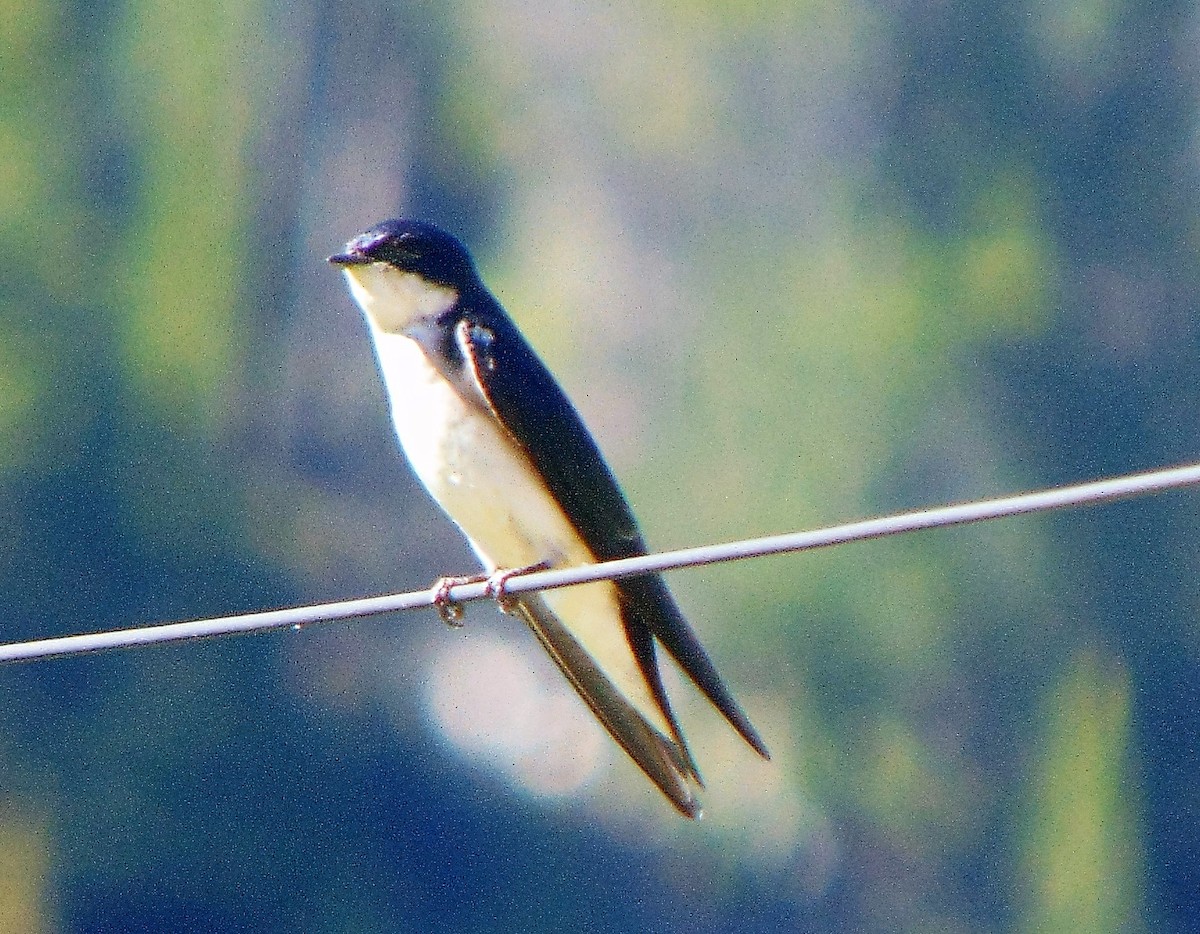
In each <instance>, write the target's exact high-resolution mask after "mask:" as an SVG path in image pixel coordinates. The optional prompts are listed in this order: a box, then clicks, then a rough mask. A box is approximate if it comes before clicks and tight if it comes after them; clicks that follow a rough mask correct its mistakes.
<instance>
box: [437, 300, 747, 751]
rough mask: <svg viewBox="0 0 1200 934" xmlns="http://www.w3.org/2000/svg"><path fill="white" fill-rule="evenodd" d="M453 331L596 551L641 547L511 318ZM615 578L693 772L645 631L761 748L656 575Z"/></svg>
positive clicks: (567, 406) (493, 404)
mask: <svg viewBox="0 0 1200 934" xmlns="http://www.w3.org/2000/svg"><path fill="white" fill-rule="evenodd" d="M455 339H456V342H457V343H458V345H459V348H460V350H461V351H462V354H463V356H464V358H465V360H466V362H467V369H468V370H469V371H470V373H471V375H472V376H473V377H474V380H475V384H476V385H475V388H476V389H477V390H478V393H479V395H480V397H481V398H482V400H483V401H484V403H485V404H486V406H487V408H488V409H489V410H490V412H491V414H492V416H493V417H494V418H495V419H496V420H497V422H499V423H500V424H501V425H502V426H503V427H504V429H505V431H506V432H507V433H508V434H509V436H510V437H511V438H512V439H513V441H514V442H515V443H516V444H517V445H518V446H519V447H520V449H521V450H522V451H524V452H525V454H526V456H527V457H528V458H529V460H530V462H531V463H532V464H533V466H534V467H535V469H536V470H537V471H538V473H539V474H540V475H541V477H542V480H543V481H544V482H545V484H546V487H547V489H549V490H550V493H551V495H552V496H553V497H554V498H555V500H557V502H558V503H559V504H560V505H561V506H562V509H563V511H564V512H565V513H566V515H567V518H568V519H569V520H570V522H571V524H572V525H573V526H574V527H575V528H576V529H577V530H578V531H579V533H580V536H581V537H582V538H583V541H584V543H585V544H586V545H587V546H588V548H589V549H590V550H591V552H592V554H593V555H595V557H596V559H597V560H598V561H608V560H614V559H617V558H628V557H632V556H635V555H640V554H644V553H645V550H646V546H645V543H644V542H643V540H642V536H641V533H640V532H639V531H638V527H637V521H636V520H635V519H634V517H633V513H632V511H631V510H630V508H629V504H628V503H627V502H626V501H625V497H624V496H623V495H622V494H621V490H620V487H619V486H618V485H617V481H616V479H615V478H614V477H613V475H612V473H611V472H610V471H609V469H608V466H607V464H606V463H605V462H604V458H603V456H602V455H601V454H600V450H599V448H597V447H596V442H595V441H594V440H593V439H592V436H591V434H590V433H589V432H588V430H587V428H586V427H584V424H583V420H582V419H581V418H580V417H579V414H578V413H577V412H576V411H575V408H574V406H572V405H571V402H570V400H568V399H567V397H566V395H565V394H564V393H563V391H562V389H561V388H560V387H559V385H558V383H557V382H556V381H555V379H554V377H553V376H552V375H551V374H550V371H549V370H547V369H546V367H545V365H544V364H543V363H542V361H541V360H540V359H539V358H538V356H537V354H535V353H534V352H533V350H532V349H531V348H530V347H529V345H528V344H527V343H526V341H525V339H524V338H523V337H522V336H521V334H520V332H519V331H517V328H516V325H514V324H512V322H511V321H509V320H508V318H507V316H505V315H503V314H502V313H499V312H498V313H496V314H495V315H487V316H486V317H485V318H481V319H480V320H470V319H466V320H463V321H461V322H459V324H458V325H457V327H456V330H455ZM546 439H553V443H547V442H546ZM614 583H615V584H616V586H617V589H618V594H619V598H620V603H621V608H622V616H623V621H624V624H625V631H626V636H627V638H628V639H629V643H630V646H631V648H632V649H633V651H634V655H635V656H636V658H637V660H638V665H639V667H640V668H641V670H642V674H643V676H644V677H645V678H646V681H647V683H648V684H649V685H650V688H651V690H652V692H653V694H654V697H655V700H656V701H657V702H658V705H659V707H660V708H661V710H662V712H663V714H664V716H665V717H666V719H667V722H668V723H669V724H670V725H671V729H672V733H673V734H674V738H675V740H676V741H677V742H678V743H679V746H680V750H681V752H682V753H683V755H684V757H685V758H686V759H687V761H688V762H689V764H691V766H692V771H693V773H694V772H695V766H694V763H693V762H692V760H691V756H690V753H689V752H688V750H687V745H686V743H685V742H684V740H683V736H682V734H681V732H680V730H679V726H678V723H677V721H676V720H675V717H674V714H673V713H672V712H671V708H670V704H669V702H668V700H667V696H666V691H665V689H664V688H663V684H662V677H661V675H660V673H659V670H658V663H657V660H656V658H655V650H654V639H657V640H658V641H659V642H661V643H662V644H663V646H664V647H665V648H666V649H667V651H668V652H669V653H670V654H671V656H672V657H673V658H674V659H675V661H676V662H678V663H679V666H680V667H681V668H682V669H683V670H684V672H685V673H686V674H687V676H688V677H689V678H691V679H692V681H694V682H695V683H696V685H697V687H699V688H700V690H701V691H702V692H703V694H704V695H705V696H706V697H707V698H708V699H709V701H711V702H712V704H713V705H714V706H715V707H716V708H717V709H718V710H719V711H720V712H721V713H722V714H723V715H724V716H725V718H726V719H727V720H728V721H729V723H730V724H731V725H732V726H733V727H734V729H736V730H737V731H738V733H740V734H741V735H742V736H743V737H744V738H745V740H746V741H747V742H748V743H749V744H750V745H751V746H753V747H754V749H755V750H756V751H758V752H759V753H760V754H761V755H763V756H767V750H766V747H765V745H764V744H763V742H762V739H761V738H760V737H759V736H758V734H757V733H756V732H755V730H754V728H753V727H752V726H751V725H750V721H749V720H748V719H747V717H746V715H745V714H744V713H743V712H742V711H741V709H740V707H739V706H738V704H737V702H736V701H734V699H733V697H732V695H730V693H729V691H728V689H727V688H726V687H725V685H724V683H723V682H722V681H721V679H720V676H719V675H718V674H717V670H716V668H715V666H714V665H713V663H712V660H711V659H710V658H709V657H708V653H707V652H706V651H705V650H704V647H703V646H702V645H701V644H700V640H699V639H698V638H697V637H696V635H695V633H694V632H692V629H691V627H690V626H689V625H688V624H687V621H686V620H685V619H684V618H683V615H682V614H681V613H680V612H679V609H678V607H677V606H676V605H675V601H674V600H673V599H672V598H671V595H670V592H669V591H668V590H667V587H666V584H665V583H664V582H663V580H662V578H661V577H660V576H659V575H657V574H651V575H645V576H641V577H633V578H624V579H621V580H618V581H615V582H614ZM560 664H561V662H560ZM573 680H574V679H573ZM581 693H582V691H581ZM589 703H592V701H589ZM593 708H594V704H593ZM618 740H620V737H618ZM622 745H625V744H624V742H622ZM626 748H628V747H626ZM643 768H645V766H643Z"/></svg>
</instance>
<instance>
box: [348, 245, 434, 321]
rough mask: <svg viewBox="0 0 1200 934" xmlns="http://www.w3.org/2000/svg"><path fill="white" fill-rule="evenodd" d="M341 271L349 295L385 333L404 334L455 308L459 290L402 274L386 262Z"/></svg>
mask: <svg viewBox="0 0 1200 934" xmlns="http://www.w3.org/2000/svg"><path fill="white" fill-rule="evenodd" d="M342 272H344V273H345V274H346V281H347V282H348V283H349V284H350V294H351V295H353V296H354V300H355V301H356V302H358V305H359V307H360V308H362V310H363V312H364V313H366V315H367V316H368V317H369V318H370V319H371V323H372V324H373V325H374V326H375V327H376V328H378V329H379V330H380V331H383V332H384V333H385V334H401V333H403V332H404V330H405V329H406V328H408V327H409V326H411V325H412V324H414V323H416V322H417V321H419V320H421V319H422V318H430V317H435V316H437V315H440V314H441V313H442V312H444V311H448V310H449V309H450V308H452V307H454V303H455V302H457V301H458V290H457V289H452V288H450V287H449V286H446V285H438V284H436V283H434V282H430V281H429V280H428V279H424V278H422V277H421V276H419V275H417V274H416V273H415V272H401V271H400V270H399V269H396V268H395V267H394V266H389V265H388V264H387V263H371V264H370V265H363V266H346V267H343V269H342Z"/></svg>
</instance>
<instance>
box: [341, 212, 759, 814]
mask: <svg viewBox="0 0 1200 934" xmlns="http://www.w3.org/2000/svg"><path fill="white" fill-rule="evenodd" d="M329 262H331V263H333V264H334V265H336V266H339V267H341V269H342V271H343V272H344V273H345V276H346V280H347V282H348V283H349V286H350V292H351V294H352V295H353V297H354V299H355V301H356V302H357V303H358V305H359V306H360V307H361V308H362V311H363V315H364V317H365V318H366V321H367V326H368V327H369V329H370V332H371V339H372V341H373V342H374V345H375V353H376V356H377V358H378V361H379V368H380V370H381V372H382V374H383V380H384V383H385V385H386V387H387V392H388V397H389V400H390V403H391V412H392V422H393V424H394V425H395V428H396V434H397V435H398V436H399V439H400V444H401V446H402V447H403V449H404V453H405V454H406V455H407V456H408V459H409V461H410V462H411V463H412V466H413V469H414V470H415V471H416V474H417V476H418V477H419V478H420V480H421V482H422V483H423V484H424V485H425V487H426V488H427V489H428V490H429V492H430V493H431V494H432V496H433V498H434V499H435V500H436V501H437V502H438V504H439V505H440V506H441V507H442V509H444V510H445V512H446V513H447V514H448V515H449V516H450V518H451V519H452V520H453V521H454V522H455V523H456V524H457V525H458V527H459V528H460V529H461V530H462V531H463V533H464V534H465V535H466V536H467V539H468V540H469V542H470V545H471V547H472V549H474V551H475V553H476V554H477V555H478V556H479V558H480V560H481V561H482V562H483V564H484V566H485V567H486V568H487V570H488V572H489V573H490V574H497V573H501V572H504V571H505V570H511V569H520V568H526V567H532V566H543V567H552V568H560V567H569V566H574V565H581V564H591V563H595V562H597V561H606V560H611V559H615V558H628V557H633V556H635V555H641V554H644V553H645V551H646V546H645V543H644V542H643V541H642V536H641V533H640V532H639V531H638V527H637V523H636V521H635V520H634V518H633V513H632V512H631V511H630V508H629V505H628V503H626V501H625V498H624V496H623V495H622V494H621V491H620V488H619V487H618V486H617V482H616V480H615V479H614V478H613V475H612V473H611V472H610V470H609V468H608V466H607V465H606V464H605V462H604V459H603V458H602V457H601V455H600V451H599V449H598V448H597V447H596V443H595V441H593V440H592V436H591V435H590V434H589V433H588V430H587V428H585V427H584V424H583V421H582V420H581V419H580V417H579V415H578V413H577V412H576V411H575V409H574V407H573V406H572V405H571V403H570V402H569V401H568V399H567V397H566V395H565V394H564V393H563V391H562V389H560V388H559V386H558V384H557V383H556V382H555V380H554V377H553V376H551V375H550V372H549V371H548V370H547V369H546V367H545V365H544V364H543V363H542V361H541V360H540V359H538V357H537V355H536V354H535V353H534V352H533V350H532V349H531V348H530V346H529V345H528V344H527V343H526V342H525V339H524V338H523V337H522V336H521V333H520V331H518V330H517V327H516V325H515V324H513V322H512V320H511V319H510V318H509V317H508V315H507V314H506V313H505V312H504V309H503V308H502V307H501V306H500V303H499V302H498V301H497V300H496V299H495V298H494V297H493V296H492V294H491V293H490V292H489V291H488V290H487V288H486V287H485V286H484V284H483V282H482V281H481V280H480V278H479V275H478V273H477V272H476V270H475V265H474V263H473V262H472V260H471V257H470V255H469V254H468V253H467V250H466V248H465V247H463V245H462V244H461V243H460V242H459V241H458V240H457V239H455V238H454V237H452V236H451V235H450V234H447V233H445V232H443V231H441V230H439V229H438V228H436V227H433V226H431V225H429V224H425V223H420V222H417V221H411V220H390V221H384V222H383V223H381V224H378V225H376V226H375V227H372V228H371V229H370V230H368V231H367V232H366V233H363V234H361V235H359V236H357V237H355V238H354V239H353V240H351V241H350V242H349V243H348V244H346V249H345V251H344V252H342V253H338V254H336V255H334V256H331V257H329ZM505 607H506V609H509V610H510V611H511V612H514V613H516V614H517V615H519V616H521V617H522V618H523V619H524V620H525V622H526V623H528V625H529V627H530V628H531V629H532V630H533V632H534V633H535V634H536V635H537V637H538V639H539V640H540V641H541V643H542V645H543V646H545V648H546V651H548V652H549V653H550V656H551V657H552V658H553V659H554V661H555V662H556V663H557V665H558V667H559V668H560V669H561V670H562V672H563V674H565V675H566V676H567V679H568V680H569V681H570V682H571V684H572V686H574V688H575V690H576V691H578V692H579V695H580V696H581V697H582V698H583V699H584V701H586V702H587V705H588V706H589V707H590V708H591V709H592V712H593V713H594V714H595V715H596V717H597V718H599V720H600V722H601V723H602V724H603V725H604V728H605V729H606V730H608V732H609V733H610V734H611V735H612V737H613V738H614V739H615V740H616V741H617V742H618V743H619V744H620V745H621V747H622V748H623V749H624V750H625V751H626V752H627V753H628V754H629V755H630V756H631V757H632V758H633V760H634V761H635V762H636V763H637V764H638V766H640V767H641V769H642V770H643V771H644V772H645V773H646V775H648V776H649V777H650V779H651V780H652V781H653V782H654V783H655V784H656V785H657V786H658V787H659V788H660V789H661V790H662V792H663V794H665V795H666V796H667V798H669V799H670V801H671V803H672V804H674V805H675V807H676V808H678V809H679V811H680V812H682V813H683V814H685V815H686V816H688V817H693V818H694V817H696V816H698V815H699V813H700V805H699V802H698V801H697V799H696V794H695V789H696V787H697V786H699V785H700V784H701V779H700V773H699V771H698V769H697V768H696V763H695V761H694V760H693V758H692V755H691V752H690V751H689V750H688V747H687V743H686V742H685V741H684V738H683V733H682V732H681V730H680V728H679V722H678V721H677V720H676V718H675V715H674V713H673V712H672V710H671V705H670V702H669V701H668V699H667V694H666V691H665V690H664V688H663V682H662V676H661V674H660V672H659V668H658V660H657V656H656V649H657V646H659V645H661V646H662V647H663V648H664V649H666V650H667V652H669V653H670V654H671V656H672V657H673V658H674V659H675V660H676V661H677V662H678V663H679V665H680V667H681V668H682V669H683V671H684V672H685V673H686V674H687V675H688V676H689V677H690V678H691V679H692V680H693V681H694V682H695V683H696V685H697V686H698V687H699V688H700V690H701V691H702V692H703V693H704V695H705V696H706V697H707V698H708V699H709V700H710V701H711V702H712V703H713V704H714V705H715V706H716V708H717V709H718V710H719V711H720V712H721V713H722V714H724V716H725V718H726V719H727V720H728V721H729V723H730V724H731V725H732V726H733V728H734V729H735V730H737V731H738V733H740V734H741V735H742V736H743V737H744V738H745V740H746V742H748V743H749V744H750V745H751V746H752V747H753V748H754V749H755V750H756V751H757V752H758V753H759V754H760V755H762V756H763V757H764V758H766V757H768V753H767V750H766V747H765V746H764V745H763V742H762V740H761V739H760V738H759V736H758V733H756V732H755V730H754V727H753V726H751V724H750V721H749V720H748V719H747V718H746V716H745V714H743V713H742V711H741V709H740V708H739V707H738V705H737V703H736V702H735V701H734V699H733V697H732V696H731V695H730V693H729V691H728V690H727V689H726V688H725V685H724V684H722V682H721V679H720V677H719V676H718V674H717V671H716V668H715V667H714V666H713V663H712V661H711V660H710V659H709V657H708V654H707V653H706V652H705V651H704V648H703V646H701V645H700V642H699V640H698V639H697V638H696V636H695V634H694V633H693V632H692V630H691V628H690V627H689V626H688V624H687V621H686V620H685V619H684V618H683V615H682V614H681V613H680V611H679V608H678V607H677V606H676V605H675V601H674V599H673V598H672V597H671V594H670V593H669V592H668V590H667V587H666V584H665V583H664V582H663V580H662V578H661V577H660V576H659V575H657V574H648V575H645V576H640V577H632V578H624V579H622V580H617V581H600V582H595V583H590V584H583V585H580V586H576V587H566V588H562V589H557V590H552V591H547V592H545V593H544V594H541V595H532V594H522V595H519V596H517V595H514V596H511V597H510V598H508V600H506V601H505Z"/></svg>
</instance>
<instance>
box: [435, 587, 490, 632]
mask: <svg viewBox="0 0 1200 934" xmlns="http://www.w3.org/2000/svg"><path fill="white" fill-rule="evenodd" d="M490 580H491V578H489V577H488V576H487V575H486V574H469V575H466V576H463V577H439V578H438V579H437V580H436V581H435V582H434V584H433V586H432V587H431V588H430V590H429V592H430V594H431V597H432V600H433V606H434V609H436V610H437V611H438V616H440V617H441V618H442V622H443V623H445V624H446V625H447V626H449V627H451V628H452V629H461V628H462V626H463V621H462V618H463V608H462V604H461V603H456V602H455V601H453V600H451V599H450V591H451V590H452V589H454V588H455V587H457V586H458V585H459V584H478V583H482V582H483V581H489V582H490ZM489 586H490V584H489ZM488 593H489V594H490V593H491V590H490V589H489V590H488Z"/></svg>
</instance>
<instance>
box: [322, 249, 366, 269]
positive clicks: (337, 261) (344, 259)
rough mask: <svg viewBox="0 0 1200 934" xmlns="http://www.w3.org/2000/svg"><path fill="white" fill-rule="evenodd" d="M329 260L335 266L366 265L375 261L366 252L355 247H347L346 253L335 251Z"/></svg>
mask: <svg viewBox="0 0 1200 934" xmlns="http://www.w3.org/2000/svg"><path fill="white" fill-rule="evenodd" d="M328 262H330V263H333V265H335V266H365V265H367V264H369V263H373V262H375V261H374V260H373V259H371V257H369V256H367V254H366V253H360V252H359V251H358V250H355V249H347V250H346V252H345V253H334V254H333V256H331V257H329V259H328Z"/></svg>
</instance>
